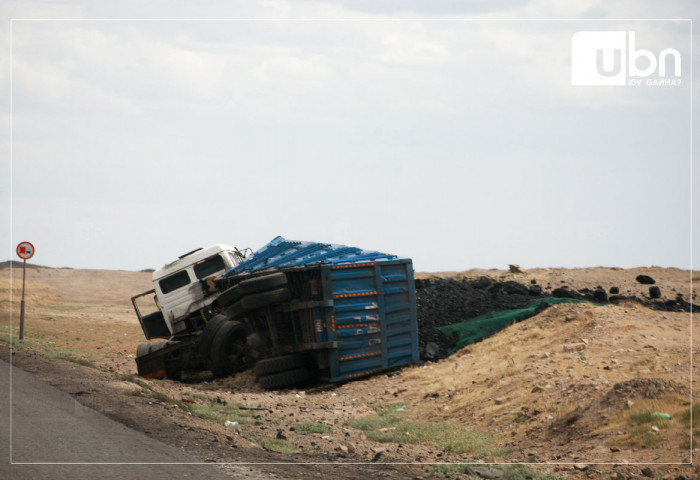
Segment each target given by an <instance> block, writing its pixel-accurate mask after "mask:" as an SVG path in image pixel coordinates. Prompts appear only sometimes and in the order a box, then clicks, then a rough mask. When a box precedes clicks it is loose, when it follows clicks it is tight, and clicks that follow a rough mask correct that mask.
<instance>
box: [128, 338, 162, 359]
mask: <svg viewBox="0 0 700 480" xmlns="http://www.w3.org/2000/svg"><path fill="white" fill-rule="evenodd" d="M167 344H168V342H148V343H141V344H139V346H138V347H136V358H139V357H143V356H145V355H148V354H149V353H153V352H155V351H156V350H160V349H161V348H164V347H165V346H166V345H167Z"/></svg>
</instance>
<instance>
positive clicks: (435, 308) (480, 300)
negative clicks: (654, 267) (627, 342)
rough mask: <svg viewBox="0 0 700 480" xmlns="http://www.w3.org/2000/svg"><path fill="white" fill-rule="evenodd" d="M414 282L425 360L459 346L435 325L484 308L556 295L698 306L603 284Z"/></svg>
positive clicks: (667, 307)
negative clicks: (631, 293)
mask: <svg viewBox="0 0 700 480" xmlns="http://www.w3.org/2000/svg"><path fill="white" fill-rule="evenodd" d="M533 282H534V281H533ZM415 283H416V307H417V313H418V347H419V355H420V358H421V359H422V360H431V361H435V360H438V359H440V358H444V357H445V356H446V355H447V353H449V352H450V350H452V349H453V348H454V346H455V345H456V339H453V338H450V337H448V336H447V335H444V334H442V333H441V332H439V331H438V330H436V327H441V326H443V325H452V324H455V323H460V322H464V321H466V320H469V319H472V318H474V317H478V316H480V315H484V314H486V313H491V312H499V311H504V310H514V309H518V308H524V307H526V306H527V304H528V303H530V301H531V300H532V299H534V298H541V297H546V296H552V297H559V298H576V299H580V300H588V301H591V302H596V303H608V302H609V303H612V304H619V303H620V302H625V301H633V302H636V303H639V304H642V305H644V306H646V307H648V308H651V309H654V310H662V311H673V312H688V311H690V309H691V307H692V308H693V309H694V310H697V309H698V307H697V306H693V305H692V304H691V303H689V302H687V301H685V300H684V298H683V295H681V294H678V295H677V296H676V299H675V300H670V299H669V300H661V299H654V298H649V297H644V298H640V297H636V296H623V295H619V294H614V293H617V292H619V289H617V288H611V289H610V290H611V292H610V293H611V295H608V293H607V292H606V291H605V290H604V289H603V288H602V287H601V286H597V287H596V288H595V289H590V288H583V289H580V290H574V289H573V288H570V287H569V286H567V285H563V286H561V287H558V288H555V289H553V290H551V291H549V290H544V289H543V288H542V287H540V286H539V285H537V284H536V283H531V284H530V285H527V286H526V285H523V284H521V283H518V282H515V281H506V282H501V281H496V280H493V279H491V278H489V277H479V278H477V279H467V278H464V279H446V278H429V279H416V281H415ZM652 296H653V295H652Z"/></svg>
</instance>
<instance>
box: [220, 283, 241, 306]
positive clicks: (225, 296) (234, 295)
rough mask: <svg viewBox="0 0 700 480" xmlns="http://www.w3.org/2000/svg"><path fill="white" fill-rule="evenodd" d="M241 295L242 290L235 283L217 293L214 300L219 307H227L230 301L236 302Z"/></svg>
mask: <svg viewBox="0 0 700 480" xmlns="http://www.w3.org/2000/svg"><path fill="white" fill-rule="evenodd" d="M242 296H243V291H242V290H241V288H240V287H239V286H238V285H236V286H233V287H231V288H229V289H228V290H226V291H224V293H222V294H221V295H219V296H218V297H217V299H216V302H217V303H218V304H219V306H220V307H221V308H224V307H228V306H229V305H231V304H232V303H235V302H237V301H238V300H240V299H241V297H242Z"/></svg>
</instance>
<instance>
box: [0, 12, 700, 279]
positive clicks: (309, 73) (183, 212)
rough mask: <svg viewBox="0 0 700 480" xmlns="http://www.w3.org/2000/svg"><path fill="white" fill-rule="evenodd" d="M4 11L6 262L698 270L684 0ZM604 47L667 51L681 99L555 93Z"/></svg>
mask: <svg viewBox="0 0 700 480" xmlns="http://www.w3.org/2000/svg"><path fill="white" fill-rule="evenodd" d="M0 12H2V13H1V14H2V16H3V22H2V29H1V30H0V42H1V43H2V51H3V52H5V53H6V54H3V55H0V62H1V65H2V67H0V83H1V84H2V88H3V91H5V92H7V95H5V96H4V97H3V98H2V100H0V116H1V117H2V122H1V123H0V130H1V132H0V151H2V152H3V153H2V157H3V161H2V164H1V166H0V180H1V181H2V185H3V187H2V189H1V192H0V199H1V202H2V204H1V208H2V210H0V211H1V212H2V215H3V217H4V218H6V221H5V222H2V224H0V238H3V239H5V240H4V242H3V245H4V251H5V252H6V253H5V255H4V257H5V258H3V255H0V259H1V260H4V259H10V258H12V259H16V255H15V253H14V252H15V247H16V245H17V244H18V243H19V242H20V241H30V242H32V243H33V244H34V246H35V247H36V255H35V257H34V258H33V259H32V260H31V261H32V262H34V263H37V264H40V265H46V266H52V267H73V268H104V269H125V270H140V269H143V268H158V267H160V266H162V265H163V264H165V263H167V262H170V261H172V260H174V259H175V258H176V257H177V256H179V255H181V254H183V253H185V252H189V251H191V250H193V249H194V248H197V247H205V246H208V245H210V244H213V243H226V244H230V245H234V246H236V247H239V248H241V249H242V248H247V247H249V248H252V249H253V250H257V249H258V248H260V247H262V246H263V245H265V244H266V243H267V242H269V241H270V240H271V239H273V238H274V237H276V236H277V235H281V236H283V237H285V238H288V239H295V240H311V241H318V242H328V243H340V244H346V245H352V246H357V247H361V248H365V249H371V250H378V251H383V252H389V253H393V254H397V255H399V256H402V257H410V258H413V260H414V267H415V269H416V270H418V271H445V270H465V269H469V268H507V266H508V264H511V263H516V264H519V265H521V266H522V267H524V268H534V267H567V268H573V267H587V266H599V265H602V266H615V267H637V266H652V265H659V266H665V267H678V268H684V269H688V268H691V267H692V265H691V261H692V251H693V246H696V247H697V246H698V241H697V240H693V239H691V233H692V232H691V228H692V225H693V221H692V218H691V215H694V218H695V219H697V212H699V211H700V208H699V207H700V205H698V203H699V200H698V197H699V196H700V195H698V194H697V193H696V194H695V196H694V197H693V196H692V185H693V184H694V183H695V180H697V175H698V174H697V173H692V172H693V170H692V163H693V162H692V159H691V148H692V144H691V143H692V142H691V141H692V139H691V124H690V122H691V108H693V107H692V103H691V97H692V96H693V95H692V94H693V93H695V91H693V92H691V88H692V87H691V83H692V78H691V76H692V68H691V67H692V65H691V64H692V61H691V55H692V53H691V21H689V20H683V19H693V18H694V17H695V16H696V14H697V9H693V3H692V2H684V1H670V2H663V3H661V2H653V1H651V0H646V1H637V2H631V1H630V2H622V1H613V2H607V1H606V2H604V1H602V0H586V1H581V2H565V1H542V0H533V1H529V0H500V1H496V2H460V1H450V0H441V1H418V0H413V1H401V2H398V1H369V0H358V1H351V0H336V1H330V0H329V1H308V2H305V1H299V2H289V1H263V2H228V1H207V2H196V3H195V2H184V1H168V2H165V1H151V2H141V1H139V2H136V1H122V2H92V1H52V2H49V1H31V0H29V1H26V0H23V1H0ZM11 19H12V20H11ZM631 19H676V20H674V21H633V20H631ZM696 30H697V29H696ZM612 31H614V32H634V38H635V41H636V49H637V50H636V51H639V50H648V51H649V52H651V53H650V54H651V55H652V56H654V58H659V54H660V52H661V51H662V50H664V49H667V48H671V49H674V50H675V51H677V52H678V53H679V55H680V59H681V65H680V75H679V76H678V77H675V76H674V75H672V74H671V73H670V72H672V68H671V66H672V65H671V64H668V63H667V71H668V72H667V73H668V76H667V77H665V78H667V79H670V78H672V79H674V80H677V82H676V84H675V85H664V86H658V85H647V84H646V82H647V81H650V82H652V83H654V82H653V81H654V80H659V79H660V78H661V77H660V74H659V70H658V69H656V70H655V71H652V72H651V73H650V74H649V76H647V77H637V78H638V79H639V80H640V81H642V85H630V84H625V85H621V86H598V85H593V86H580V85H572V63H573V62H575V61H579V60H575V59H574V55H572V37H573V36H574V34H575V33H577V32H612ZM624 38H626V39H627V42H628V44H627V48H628V50H627V52H628V53H629V52H631V51H632V50H631V49H630V47H629V41H630V40H629V38H630V37H629V35H627V36H626V37H624ZM693 39H694V37H693ZM698 50H700V49H698V48H696V49H695V51H698ZM576 58H578V59H580V57H576ZM611 59H612V57H611V58H608V59H607V61H608V62H610V61H611ZM602 61H603V67H609V66H610V64H609V63H605V62H606V58H605V57H603V60H602ZM647 61H649V60H646V59H642V60H639V62H638V64H635V65H636V66H637V67H638V68H643V67H645V65H648V64H646V63H645V62H647ZM696 70H698V69H696ZM632 77H633V75H632V73H631V72H630V73H629V78H628V80H629V79H630V78H632ZM695 85H700V82H697V81H696V82H695ZM695 88H696V89H697V87H695ZM695 103H696V104H697V102H695ZM698 170H699V169H698V168H695V170H694V172H698ZM693 207H694V208H693ZM694 212H695V213H694ZM696 237H697V236H696ZM695 250H696V251H697V250H698V249H697V248H696V249H695ZM696 257H697V255H696ZM697 262H698V260H697V259H696V260H695V267H696V268H697Z"/></svg>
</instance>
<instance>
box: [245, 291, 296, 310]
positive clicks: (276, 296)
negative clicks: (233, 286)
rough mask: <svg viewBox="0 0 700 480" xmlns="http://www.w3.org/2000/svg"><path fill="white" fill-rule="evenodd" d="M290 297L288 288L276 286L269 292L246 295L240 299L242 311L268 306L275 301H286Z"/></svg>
mask: <svg viewBox="0 0 700 480" xmlns="http://www.w3.org/2000/svg"><path fill="white" fill-rule="evenodd" d="M290 298H292V293H291V292H290V291H289V289H288V288H286V287H283V288H278V289H276V290H270V291H269V292H262V293H256V294H253V295H247V296H245V297H243V298H242V299H241V300H240V303H241V306H242V307H243V311H244V312H250V311H252V310H257V309H258V308H263V307H269V306H270V305H275V304H277V303H282V302H286V301H287V300H289V299H290Z"/></svg>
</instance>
